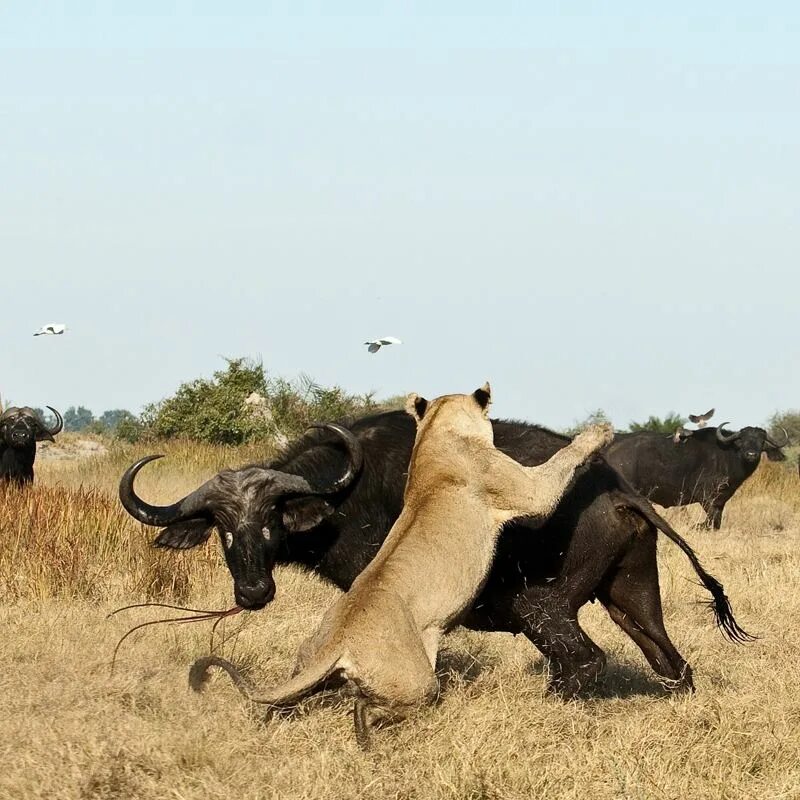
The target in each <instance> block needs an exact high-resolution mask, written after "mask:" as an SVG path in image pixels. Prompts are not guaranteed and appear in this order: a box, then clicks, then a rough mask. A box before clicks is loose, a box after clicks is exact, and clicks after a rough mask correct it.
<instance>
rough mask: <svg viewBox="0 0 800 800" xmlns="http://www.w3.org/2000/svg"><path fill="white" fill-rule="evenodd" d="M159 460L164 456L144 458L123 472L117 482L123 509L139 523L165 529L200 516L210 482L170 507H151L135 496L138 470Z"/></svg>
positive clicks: (203, 508)
mask: <svg viewBox="0 0 800 800" xmlns="http://www.w3.org/2000/svg"><path fill="white" fill-rule="evenodd" d="M159 458H164V456H163V455H158V456H145V457H144V458H140V459H139V460H138V461H137V462H136V463H135V464H132V465H131V466H130V467H128V469H126V470H125V473H124V475H123V476H122V478H120V481H119V500H120V502H121V503H122V506H123V508H124V509H125V510H126V511H127V512H128V513H129V514H130V515H131V516H132V517H133V518H134V519H136V520H138V521H139V522H143V523H144V524H145V525H155V526H158V527H165V526H166V525H171V524H172V523H173V522H179V521H180V520H184V519H190V518H191V517H199V516H202V515H203V512H204V511H205V500H206V497H207V495H208V485H209V483H211V481H207V482H206V483H204V484H203V485H202V486H201V487H200V488H199V489H195V491H193V492H192V493H191V494H188V495H186V497H184V498H183V499H182V500H178V502H177V503H173V504H172V505H171V506H151V505H150V504H149V503H145V501H144V500H142V499H141V498H140V497H139V496H138V495H137V494H136V492H135V490H134V488H133V482H134V481H135V480H136V475H137V474H138V473H139V470H140V469H141V468H142V467H143V466H144V465H145V464H149V463H150V462H151V461H155V460H156V459H159ZM212 480H213V478H212Z"/></svg>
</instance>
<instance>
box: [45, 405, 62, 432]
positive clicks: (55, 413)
mask: <svg viewBox="0 0 800 800" xmlns="http://www.w3.org/2000/svg"><path fill="white" fill-rule="evenodd" d="M45 408H49V409H50V410H51V411H52V412H53V416H54V417H55V418H56V424H55V425H54V426H53V427H52V428H47V427H45V426H43V427H44V428H45V430H46V431H47V432H48V433H49V434H50V435H51V436H55V435H56V434H57V433H61V431H62V430H64V417H62V416H61V414H59V413H58V411H56V410H55V409H54V408H53V406H45Z"/></svg>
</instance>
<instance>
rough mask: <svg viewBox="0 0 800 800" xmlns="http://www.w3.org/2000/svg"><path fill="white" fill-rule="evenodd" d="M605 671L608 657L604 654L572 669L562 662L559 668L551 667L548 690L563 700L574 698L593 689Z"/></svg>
mask: <svg viewBox="0 0 800 800" xmlns="http://www.w3.org/2000/svg"><path fill="white" fill-rule="evenodd" d="M605 671H606V658H605V656H604V655H602V654H601V655H599V656H598V658H597V659H596V660H595V661H592V662H590V663H588V664H581V665H580V666H579V667H574V668H571V669H565V665H564V664H560V665H559V668H558V669H556V668H551V673H550V681H549V683H548V685H547V691H548V692H549V693H550V694H552V695H555V696H557V697H559V698H561V699H562V700H573V699H574V698H576V697H579V696H580V695H581V694H584V693H585V692H588V691H591V689H592V688H593V687H594V686H596V685H597V683H598V682H599V681H600V679H601V678H602V677H603V675H604V674H605Z"/></svg>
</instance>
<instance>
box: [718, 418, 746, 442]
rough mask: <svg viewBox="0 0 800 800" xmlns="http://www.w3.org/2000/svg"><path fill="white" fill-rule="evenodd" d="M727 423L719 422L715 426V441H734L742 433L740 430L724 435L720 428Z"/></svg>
mask: <svg viewBox="0 0 800 800" xmlns="http://www.w3.org/2000/svg"><path fill="white" fill-rule="evenodd" d="M727 424H728V423H727V422H720V424H719V425H718V426H717V441H718V442H719V443H720V444H726V443H727V442H735V441H736V440H737V439H738V438H739V437H740V436H741V435H742V432H741V431H736V433H731V434H730V435H728V436H726V435H725V432H724V431H723V430H722V426H723V425H727Z"/></svg>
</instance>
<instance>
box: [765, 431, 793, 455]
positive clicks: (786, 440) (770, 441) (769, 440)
mask: <svg viewBox="0 0 800 800" xmlns="http://www.w3.org/2000/svg"><path fill="white" fill-rule="evenodd" d="M781 430H782V431H783V436H784V439H783V441H782V442H781V443H780V444H778V443H777V442H776V441H775V440H774V439H773V438H772V437H771V436H770V435H769V434H767V435H766V436H765V437H764V441H765V442H766V443H767V444H768V445H769V446H770V447H776V448H777V449H778V450H780V449H781V447H786V445H787V444H789V432H788V431H787V430H786V428H783V427H781Z"/></svg>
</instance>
